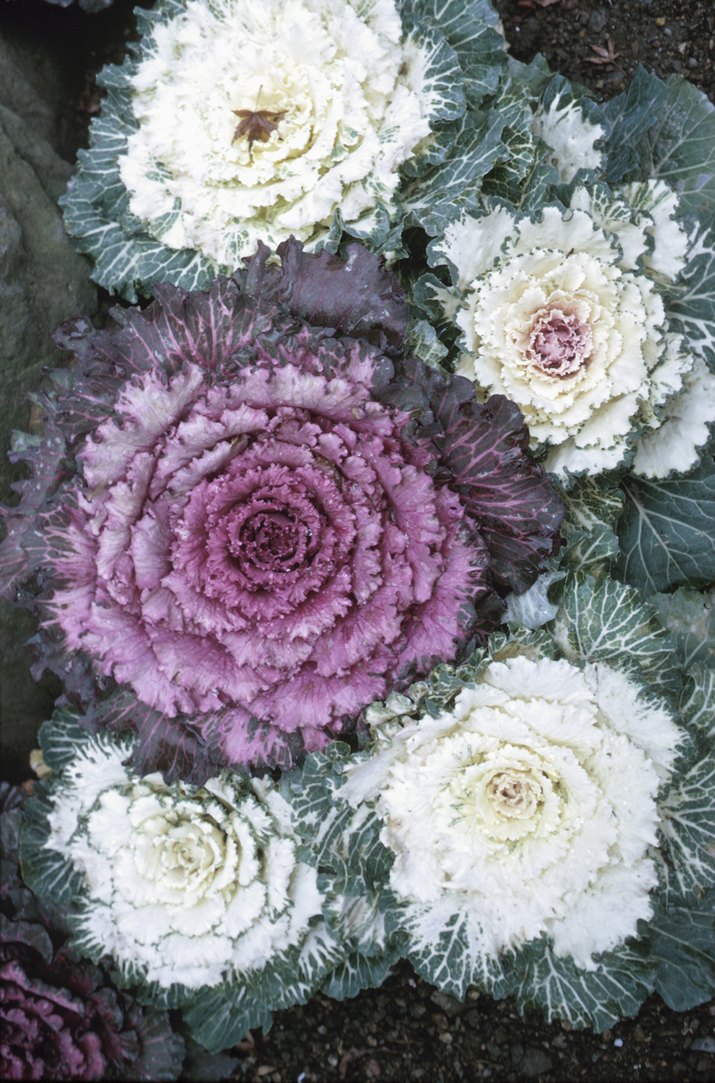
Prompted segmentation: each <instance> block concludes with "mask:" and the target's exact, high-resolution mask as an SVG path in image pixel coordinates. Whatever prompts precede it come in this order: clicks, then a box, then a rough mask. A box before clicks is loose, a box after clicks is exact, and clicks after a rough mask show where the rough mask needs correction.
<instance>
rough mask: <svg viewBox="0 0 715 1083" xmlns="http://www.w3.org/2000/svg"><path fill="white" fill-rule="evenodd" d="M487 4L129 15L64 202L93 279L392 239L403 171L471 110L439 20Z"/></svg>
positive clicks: (120, 281) (389, 3)
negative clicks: (129, 38)
mask: <svg viewBox="0 0 715 1083" xmlns="http://www.w3.org/2000/svg"><path fill="white" fill-rule="evenodd" d="M484 7H486V8H488V16H489V24H491V23H492V22H493V21H494V20H495V18H496V17H495V15H494V12H493V11H492V10H491V8H489V5H487V4H482V5H480V11H479V12H477V13H476V14H475V16H474V17H473V18H472V17H471V16H470V17H469V19H468V20H465V19H464V17H463V15H459V17H457V15H454V16H451V17H448V18H440V17H434V16H436V13H435V12H433V11H432V10H431V9H432V5H431V4H430V3H429V2H426V0H399V2H398V0H370V3H360V2H358V0H329V2H327V3H326V2H325V0H288V2H286V0H211V2H208V0H159V3H157V4H156V5H155V7H154V8H153V9H152V10H151V11H148V12H147V11H140V12H138V14H137V18H138V26H139V29H140V31H141V34H142V36H141V40H140V42H139V43H138V45H136V46H132V47H130V53H129V56H128V58H127V60H126V61H125V63H124V64H123V65H122V66H121V67H114V66H111V67H109V68H107V69H105V72H104V73H103V75H102V76H101V77H100V82H102V83H103V84H104V85H105V86H107V88H109V90H110V92H109V95H108V97H107V99H106V101H105V103H104V106H103V116H102V117H101V118H99V119H98V121H97V122H96V123H95V124H93V126H92V143H91V146H90V149H89V151H87V152H83V151H80V154H79V163H80V168H79V172H78V174H77V176H76V177H75V178H74V179H73V181H72V182H71V183H70V187H69V189H68V192H67V194H66V196H65V198H64V201H63V205H64V207H65V220H66V225H67V229H68V232H69V233H70V234H71V235H73V236H75V237H76V238H77V239H78V245H79V247H80V248H81V250H82V251H86V252H89V253H90V254H91V255H92V256H93V258H94V260H95V264H96V265H95V271H94V277H95V280H96V281H97V282H99V283H101V284H102V285H104V286H105V287H107V288H108V289H110V290H112V291H113V292H119V293H122V294H123V295H124V296H125V297H127V298H128V299H129V300H136V297H137V294H136V291H137V290H139V291H140V292H142V293H152V292H153V287H154V285H155V284H157V283H159V282H173V283H175V284H177V285H182V286H185V287H188V288H196V287H198V286H201V287H204V286H207V285H208V284H209V282H210V281H211V279H212V277H213V276H214V275H215V274H216V272H217V271H220V272H223V273H230V272H232V271H233V270H234V269H235V267H236V266H237V264H238V263H239V262H240V259H241V258H243V257H244V256H247V255H249V254H250V253H252V252H253V251H254V250H255V247H256V243H257V241H259V240H262V241H265V242H267V243H268V244H269V245H271V246H272V247H275V246H277V245H278V244H279V243H280V242H282V241H284V240H286V239H287V238H288V236H290V235H293V236H295V237H297V238H299V239H300V240H302V241H303V242H305V243H306V245H309V246H310V247H315V246H322V245H324V244H325V243H328V244H334V243H336V241H337V239H338V238H339V236H340V232H341V229H342V226H343V225H344V226H345V227H346V228H347V229H348V230H349V232H350V233H351V234H352V235H353V236H359V237H365V238H371V239H372V240H373V241H374V242H375V244H379V245H384V244H387V246H388V249H389V250H391V251H394V248H395V246H396V245H398V244H399V234H400V228H399V221H398V220H399V214H398V210H399V208H398V201H397V195H398V188H399V185H400V179H401V175H400V170H401V168H402V167H404V166H409V167H410V170H411V174H412V175H414V172H415V170H416V166H417V163H418V162H419V161H420V159H421V158H422V157H423V158H424V159H425V161H426V162H427V163H428V164H429V163H432V162H435V161H437V162H438V161H440V160H441V158H443V157H444V155H445V153H446V152H447V150H448V148H449V146H450V144H451V143H453V142H454V138H455V136H456V128H457V124H456V122H457V121H458V120H459V119H460V118H461V117H462V116H463V114H464V112H465V76H464V75H463V73H462V70H461V68H460V62H459V59H458V55H457V52H456V51H455V50H454V49H452V47H451V46H450V45H449V44H448V43H447V41H446V40H445V37H443V34H442V30H441V27H442V26H444V27H445V28H448V27H449V26H450V22H452V21H454V20H455V19H456V21H457V22H462V23H464V26H465V28H466V27H467V23H469V22H475V23H476V24H477V30H476V31H475V35H476V36H478V33H480V32H481V31H482V30H483V29H485V28H487V20H486V19H485V20H484V27H481V26H479V23H480V19H481V17H482V13H483V8H484ZM442 8H443V10H442V12H441V15H444V8H445V5H443V6H442ZM431 16H432V17H431ZM489 28H490V26H489ZM463 36H464V35H463V34H458V35H457V37H458V38H459V42H458V43H457V44H456V45H455V49H457V48H458V45H459V43H461V44H463V45H464V46H465V48H468V46H469V45H470V42H471V39H472V37H473V36H474V35H471V34H470V36H469V40H467V41H466V43H465V42H464V41H463ZM490 49H491V52H490V54H489V56H490V59H492V66H493V67H494V70H495V71H496V70H497V68H498V65H497V64H495V63H493V58H492V53H493V52H494V50H493V48H492V47H490ZM470 55H471V54H470ZM474 56H475V57H476V59H477V60H479V50H478V48H477V46H476V42H475V43H474ZM207 57H211V62H210V63H207V62H206V58H207ZM499 59H501V57H500V58H499ZM485 76H486V73H484V75H483V77H482V82H484V83H485V84H486V78H485ZM392 225H395V226H396V232H395V234H394V236H393V234H392V232H391V227H392Z"/></svg>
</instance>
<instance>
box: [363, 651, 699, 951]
mask: <svg viewBox="0 0 715 1083" xmlns="http://www.w3.org/2000/svg"><path fill="white" fill-rule="evenodd" d="M680 740H681V734H680V733H679V731H678V728H677V726H676V725H675V723H674V721H673V720H672V718H670V717H669V715H668V713H667V711H666V710H665V709H664V708H663V707H661V706H658V705H655V704H649V703H647V702H646V701H644V700H643V698H642V697H641V696H640V695H639V689H638V688H637V687H636V686H634V685H633V684H632V682H631V681H629V679H628V678H627V677H626V676H624V675H623V674H621V673H618V672H617V671H615V670H613V669H611V668H609V667H607V666H604V665H594V666H587V667H586V668H585V669H583V670H582V669H580V668H578V667H577V666H575V665H573V664H572V663H571V662H568V661H566V660H563V659H561V660H553V659H550V658H541V659H538V660H532V659H529V658H525V657H515V658H510V659H508V660H506V661H504V662H493V663H492V664H491V665H489V666H487V668H486V669H485V670H484V671H483V673H482V674H481V677H480V680H479V683H478V684H477V686H476V687H475V688H465V689H463V690H462V691H460V692H459V694H458V695H457V697H456V699H455V700H454V704H453V706H451V707H450V708H449V710H446V711H444V712H442V713H440V714H439V715H437V717H435V718H421V719H412V718H408V717H407V718H404V719H403V720H402V728H401V729H400V731H399V733H397V734H395V736H394V737H393V740H392V742H391V744H390V746H389V747H387V748H384V749H382V750H380V751H378V752H377V753H376V755H375V757H373V758H372V759H371V760H368V761H367V762H366V763H365V764H362V765H356V766H355V768H354V769H352V770H351V769H348V771H347V774H348V782H347V784H346V787H345V790H344V791H343V796H345V797H346V798H347V799H348V800H351V801H358V800H364V799H365V798H366V797H370V798H373V799H375V800H376V807H377V811H378V815H379V816H380V818H381V819H382V821H383V824H384V828H383V832H382V839H383V841H384V843H385V845H386V846H387V847H388V848H389V849H390V850H391V851H392V852H393V853H394V854H395V863H394V865H393V868H392V872H391V876H390V884H391V887H392V890H393V892H394V893H395V895H396V896H397V897H398V898H399V899H400V900H402V901H403V903H404V924H405V927H406V928H407V929H408V931H409V936H410V939H411V941H412V943H413V945H414V948H415V950H416V951H419V950H421V949H423V948H425V947H426V946H427V945H428V943H429V941H430V939H431V936H432V934H433V932H434V928H435V927H436V925H437V924H439V923H441V922H443V921H444V920H445V919H446V918H447V917H448V915H453V916H454V917H455V918H457V917H459V918H461V919H463V920H464V923H465V930H466V931H465V936H466V939H467V941H468V943H469V948H470V952H471V955H472V958H473V960H474V965H475V969H480V963H479V960H480V959H483V958H485V957H486V958H496V957H497V956H498V955H500V954H501V953H503V952H505V951H506V950H508V949H513V948H516V947H518V946H520V945H522V944H524V943H526V942H527V941H530V940H537V939H538V938H539V937H541V936H546V937H548V939H549V940H550V941H551V942H552V944H553V948H554V952H555V953H556V955H558V956H569V957H570V958H571V959H573V961H574V963H575V964H576V965H577V966H578V967H581V968H583V969H586V970H593V969H595V967H596V964H595V962H594V956H596V955H599V954H602V953H604V952H607V951H609V950H611V949H613V948H615V947H617V946H618V945H620V944H622V943H623V942H624V941H625V940H626V939H627V938H628V937H631V936H634V935H635V934H636V930H637V925H638V922H639V921H640V920H645V919H647V918H648V917H650V916H651V914H652V904H651V899H650V891H651V889H652V888H653V887H654V886H655V885H656V883H657V874H656V867H655V863H654V861H653V859H652V857H651V856H650V854H649V853H648V848H649V847H650V846H653V845H655V844H656V841H657V835H656V829H657V825H658V812H657V807H656V796H657V793H658V787H659V784H660V782H662V781H665V780H667V778H668V776H669V773H670V771H671V768H672V765H673V761H674V758H675V750H676V747H677V745H678V742H679V741H680ZM363 780H365V781H364V782H363ZM482 968H484V969H486V967H484V965H483V964H482Z"/></svg>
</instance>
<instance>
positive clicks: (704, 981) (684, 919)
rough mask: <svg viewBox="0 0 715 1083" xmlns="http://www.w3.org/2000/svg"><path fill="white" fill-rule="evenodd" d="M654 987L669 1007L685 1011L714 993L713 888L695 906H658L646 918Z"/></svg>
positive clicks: (701, 1002) (714, 895) (714, 904)
mask: <svg viewBox="0 0 715 1083" xmlns="http://www.w3.org/2000/svg"><path fill="white" fill-rule="evenodd" d="M650 929H651V936H650V947H651V955H652V957H653V959H654V960H655V962H656V964H657V967H658V970H657V975H656V984H655V987H656V990H657V991H658V992H659V993H660V995H661V996H662V998H663V1000H664V1001H665V1003H666V1004H667V1005H668V1007H669V1008H672V1009H673V1011H676V1012H684V1011H688V1009H689V1008H694V1007H695V1006H696V1005H698V1004H703V1003H705V1002H706V1001H707V1000H710V998H711V997H712V996H713V994H714V993H715V891H710V892H708V893H707V895H705V896H704V897H703V898H702V899H701V901H700V903H699V904H698V906H697V907H696V906H687V907H685V906H674V907H671V908H669V909H668V910H660V911H659V912H658V913H656V915H655V917H654V918H653V919H652V920H651V922H650Z"/></svg>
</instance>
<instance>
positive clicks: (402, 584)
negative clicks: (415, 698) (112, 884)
mask: <svg viewBox="0 0 715 1083" xmlns="http://www.w3.org/2000/svg"><path fill="white" fill-rule="evenodd" d="M280 251H281V255H282V258H283V267H282V269H281V270H280V271H279V270H278V269H276V268H274V267H271V266H270V265H268V264H267V263H266V257H267V250H265V249H263V250H262V252H261V254H260V256H259V257H257V258H256V259H255V260H254V261H252V262H251V263H250V265H249V268H248V270H247V271H245V272H242V273H241V274H238V275H236V276H235V277H234V278H233V279H232V280H218V281H217V282H216V284H215V285H214V286H213V287H212V289H211V291H210V293H208V294H203V293H197V294H186V293H184V292H183V291H182V290H179V289H174V288H171V287H165V288H163V289H162V290H161V291H160V293H159V298H158V300H157V302H156V303H155V304H154V305H152V306H151V307H150V308H148V309H146V310H145V311H144V312H140V311H137V310H134V311H132V310H130V311H128V312H122V313H121V314H120V313H117V316H120V317H121V321H122V326H121V327H120V328H119V329H117V330H112V331H108V332H92V330H91V329H90V328H88V326H87V325H86V324H82V323H80V324H78V325H76V326H75V327H74V328H71V329H69V330H66V332H65V334H64V338H63V342H64V343H65V344H66V345H67V346H68V347H69V348H71V349H72V350H73V351H74V352H75V354H76V357H77V363H76V367H75V369H74V371H73V372H71V373H66V374H64V375H63V377H62V379H63V380H64V381H65V383H66V384H67V388H66V390H65V389H61V390H60V391H59V392H58V393H57V395H56V397H55V398H54V400H52V399H50V398H48V399H46V400H45V404H44V405H45V411H46V431H45V438H44V441H41V442H40V444H39V446H36V443H37V442H28V444H26V445H25V449H26V454H24V455H23V457H26V458H27V459H28V461H30V462H31V463H32V465H33V468H34V472H35V478H34V480H32V481H29V482H27V483H26V484H25V485H24V494H23V501H22V502H21V504H20V507H19V509H17V510H12V511H11V512H9V513H8V514H9V535H8V538H7V540H6V542H5V545H4V568H5V572H6V577H7V579H8V581H9V582H12V580H13V578H14V579H17V580H22V579H24V578H27V576H28V574H29V573H31V572H32V571H37V572H38V574H39V576H40V584H41V591H42V594H41V597H42V599H43V603H44V605H45V607H46V611H48V612H49V614H50V618H49V619H48V620H47V621H46V627H47V634H46V636H45V639H46V642H47V643H48V644H49V646H50V648H51V649H54V648H53V647H52V643H53V642H54V641H53V634H52V633H51V632H50V629H51V628H52V627H56V628H57V629H58V630H59V632H60V633H61V634H60V636H59V639H58V642H59V645H60V647H61V648H62V649H64V650H68V651H69V652H71V654H72V656H73V657H72V659H71V661H68V660H67V659H66V657H63V658H61V659H60V660H59V661H57V662H56V663H55V664H56V666H57V668H58V669H59V670H60V671H61V672H62V674H63V677H64V679H65V681H66V683H67V685H68V687H69V688H70V690H72V692H73V694H74V695H76V696H79V697H80V698H82V699H84V700H85V701H87V700H88V699H91V697H92V694H93V693H92V690H91V689H89V690H88V687H87V682H86V680H85V679H84V677H85V668H86V667H85V665H84V662H83V659H89V660H91V664H92V668H93V673H94V676H95V678H96V679H97V680H100V682H101V679H102V678H103V677H106V678H109V677H111V678H113V680H114V681H115V682H116V684H117V685H119V686H120V690H122V696H120V697H119V699H116V697H115V698H113V697H111V696H110V697H109V699H108V700H107V701H106V703H105V705H104V706H102V707H101V710H102V711H104V712H105V716H104V717H105V719H107V718H108V717H109V716H111V715H112V712H114V717H119V718H125V717H130V718H131V720H132V722H133V724H134V725H135V726H136V727H137V728H138V730H139V732H140V734H141V735H142V741H141V742H140V746H141V748H142V749H143V750H144V751H145V752H146V749H147V746H149V747H151V746H152V744H155V743H156V742H157V741H159V742H161V741H165V744H166V745H167V747H170V748H171V750H172V752H171V754H172V755H173V754H174V752H175V751H176V748H177V747H179V746H181V745H182V742H190V740H193V737H194V736H196V735H197V734H198V735H199V736H200V738H201V747H196V746H195V747H193V748H192V749H191V750H190V751H189V752H187V753H186V755H185V757H184V767H185V769H186V770H187V771H191V772H193V774H192V777H193V778H194V779H195V780H196V779H197V778H198V777H199V775H200V774H201V770H202V769H207V768H206V765H205V763H204V764H203V768H202V757H208V758H209V760H210V761H211V762H212V763H216V762H221V761H223V762H225V761H226V760H228V761H229V762H248V761H253V762H265V761H269V762H274V763H275V762H281V763H283V764H285V763H287V762H288V761H289V760H290V759H291V756H292V755H295V754H297V753H298V752H300V751H301V749H302V748H303V747H305V748H308V749H312V748H319V747H322V746H323V745H324V744H325V742H326V740H327V736H328V734H329V733H330V732H340V731H341V730H342V729H343V728H344V727H345V725H346V724H347V723H348V722H350V720H351V719H354V718H355V717H356V715H357V714H358V713H359V711H360V710H361V708H362V707H364V706H365V705H366V704H368V703H369V702H370V701H371V700H372V699H374V698H375V697H378V696H383V695H385V694H386V693H387V692H388V691H389V690H390V689H391V688H395V687H399V686H401V685H403V684H404V683H405V682H406V681H408V680H409V679H410V678H412V677H414V675H416V674H418V673H422V672H426V670H427V669H428V668H429V667H430V666H431V665H433V664H434V663H435V662H436V661H440V660H448V659H452V658H455V657H456V654H457V652H458V650H459V649H460V647H461V646H462V644H463V643H464V642H465V641H467V640H468V639H469V637H470V635H471V634H473V633H475V632H476V633H483V632H484V631H485V630H487V629H488V628H489V627H490V626H492V624H493V620H494V618H495V616H496V615H497V614H498V611H499V604H498V602H499V600H498V598H497V597H496V596H495V593H494V591H495V590H496V589H499V590H501V591H502V592H506V591H507V590H508V589H509V588H513V589H516V590H517V591H520V590H524V589H525V588H526V587H528V586H529V584H530V583H531V582H532V581H533V579H534V578H535V577H536V575H537V574H538V572H539V569H540V567H541V565H542V563H543V561H544V560H545V559H546V558H547V557H548V556H549V555H550V554H551V553H552V552H553V550H554V546H555V532H556V530H557V528H558V525H559V522H560V519H561V514H562V510H561V505H560V503H559V501H558V499H557V497H556V496H555V494H554V492H553V490H552V489H551V487H550V486H549V484H548V482H547V481H546V479H545V477H544V475H543V473H542V472H541V470H540V468H538V467H536V466H535V465H534V464H533V463H532V462H531V461H530V460H529V459H528V457H527V456H526V455H525V453H524V451H523V448H524V446H525V443H526V441H527V433H526V431H525V429H524V427H523V425H522V423H521V418H520V415H519V414H518V411H516V410H515V409H514V408H513V407H512V406H511V404H509V403H507V402H506V401H505V400H504V399H502V398H498V397H496V398H494V399H492V400H490V401H489V402H488V403H486V404H485V405H483V406H481V405H478V404H476V403H475V402H474V401H473V398H472V395H471V384H469V383H468V382H467V381H464V380H461V379H460V378H459V377H456V378H455V377H452V378H447V377H443V376H441V375H440V374H439V373H437V372H434V371H432V370H429V369H427V368H426V366H424V365H422V364H421V363H418V362H412V361H408V362H402V363H399V362H398V363H396V364H395V363H393V362H392V361H391V360H390V358H389V357H388V356H387V355H388V353H392V354H395V355H396V356H397V355H398V354H399V349H400V346H401V343H402V339H403V336H404V323H405V319H404V315H405V311H404V310H405V306H404V302H403V299H402V295H401V293H400V292H399V290H398V289H397V286H396V283H395V282H394V280H393V279H392V277H391V276H389V275H387V274H386V273H384V272H381V271H380V270H379V268H378V263H377V259H376V257H374V256H371V255H370V254H369V253H367V252H366V251H365V250H364V249H362V248H360V246H354V247H353V248H351V250H350V252H349V256H348V260H347V262H343V261H342V260H340V259H338V258H337V257H330V256H328V255H327V254H322V255H320V256H306V255H304V254H303V253H301V250H300V245H298V244H297V242H294V243H293V244H292V245H288V246H287V247H284V248H282V249H281V250H280ZM298 313H302V314H303V315H305V316H307V317H308V319H311V320H313V321H314V322H315V323H316V324H319V323H322V324H325V325H327V326H323V327H318V326H311V325H310V324H308V323H305V322H303V320H301V319H300V318H299V316H298ZM371 339H372V340H374V341H375V342H376V343H380V344H381V345H379V346H378V345H373V344H372V342H371V341H370V340H371ZM38 516H39V517H41V519H40V518H38ZM40 521H42V523H43V527H42V529H41V530H40V529H39V528H38V523H39V522H40ZM77 652H80V653H77ZM127 697H128V698H127ZM106 712H109V715H107V714H106ZM174 718H175V719H177V722H178V730H177V731H176V732H175V733H174V736H173V737H169V736H168V734H169V733H170V732H171V726H170V719H174ZM192 735H193V736H192ZM187 747H188V746H187ZM150 759H151V757H150V756H149V760H150ZM191 761H193V762H191ZM142 762H143V763H145V764H146V763H147V762H149V761H148V760H143V761H142ZM162 766H163V767H167V764H166V763H165V762H164V763H162ZM210 773H215V771H214V769H213V767H212V768H211V769H210ZM204 777H205V776H204Z"/></svg>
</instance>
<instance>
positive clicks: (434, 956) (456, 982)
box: [399, 900, 512, 999]
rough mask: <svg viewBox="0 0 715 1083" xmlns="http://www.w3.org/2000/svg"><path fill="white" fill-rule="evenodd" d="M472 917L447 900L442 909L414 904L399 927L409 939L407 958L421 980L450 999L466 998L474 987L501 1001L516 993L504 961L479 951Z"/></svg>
mask: <svg viewBox="0 0 715 1083" xmlns="http://www.w3.org/2000/svg"><path fill="white" fill-rule="evenodd" d="M469 924H470V923H469V916H468V915H467V914H466V913H465V912H462V911H455V908H454V903H453V902H452V901H451V900H447V901H446V902H444V903H443V904H442V905H441V906H440V904H432V905H430V906H429V907H427V906H424V907H420V906H417V905H414V904H413V905H410V906H409V907H407V908H405V909H404V910H402V911H401V912H400V920H399V927H400V929H401V930H402V931H403V932H404V933H405V934H406V935H407V937H408V948H407V955H408V958H409V960H410V962H411V963H412V965H413V966H414V968H415V970H416V971H417V973H418V974H419V975H420V977H422V978H424V979H425V981H428V982H430V983H431V984H432V985H436V986H437V988H438V989H439V990H440V991H441V992H443V993H447V994H448V995H449V996H453V997H457V998H460V999H461V998H464V996H465V995H466V992H467V989H468V988H469V986H470V985H474V986H477V988H479V989H481V990H483V991H485V992H488V993H489V994H490V996H493V997H496V998H501V997H505V996H507V995H508V994H509V993H510V992H511V991H512V985H511V981H510V977H509V974H508V969H507V968H505V966H504V964H503V961H502V960H501V959H500V958H499V957H498V956H493V955H489V954H488V953H487V952H485V951H483V950H479V945H478V942H477V940H476V939H475V937H474V936H473V935H472V932H471V930H470V927H469Z"/></svg>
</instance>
